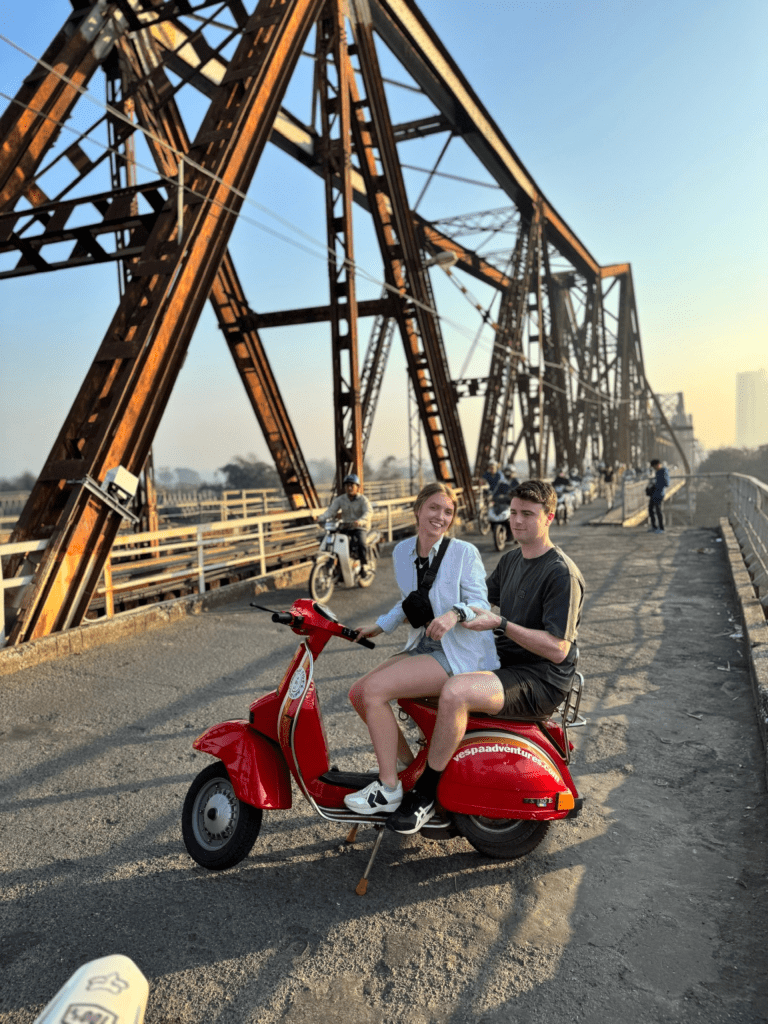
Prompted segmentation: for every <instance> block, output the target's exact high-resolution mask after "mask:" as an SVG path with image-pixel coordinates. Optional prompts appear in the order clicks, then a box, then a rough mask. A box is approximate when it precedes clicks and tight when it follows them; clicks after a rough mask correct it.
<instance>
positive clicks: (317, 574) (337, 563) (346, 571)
mask: <svg viewBox="0 0 768 1024" xmlns="http://www.w3.org/2000/svg"><path fill="white" fill-rule="evenodd" d="M352 540H353V538H352V537H351V536H350V534H349V533H348V532H347V531H346V530H345V529H344V527H343V526H341V525H340V524H339V523H333V522H327V523H326V524H325V536H324V537H323V540H322V542H321V544H320V550H319V551H318V552H317V554H316V555H315V564H314V565H313V566H312V571H311V572H310V574H309V592H310V594H311V595H312V600H313V601H317V602H318V603H319V604H325V603H326V601H329V600H330V597H331V594H332V593H333V591H334V589H335V587H336V584H337V583H338V584H342V585H343V586H345V587H370V585H371V584H372V583H373V581H374V579H375V578H376V561H377V559H378V557H379V544H380V543H381V533H380V532H379V530H369V531H368V534H367V537H366V544H367V547H368V564H367V565H366V566H365V567H363V566H362V564H361V562H360V554H359V552H355V551H353V550H352V547H353V545H352Z"/></svg>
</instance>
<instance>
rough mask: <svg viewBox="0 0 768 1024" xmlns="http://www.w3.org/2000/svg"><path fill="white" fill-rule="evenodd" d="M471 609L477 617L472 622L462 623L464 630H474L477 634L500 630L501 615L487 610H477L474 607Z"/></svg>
mask: <svg viewBox="0 0 768 1024" xmlns="http://www.w3.org/2000/svg"><path fill="white" fill-rule="evenodd" d="M470 608H471V609H472V611H473V612H474V613H475V616H476V617H475V618H474V619H472V621H471V622H470V621H469V620H467V621H466V622H462V626H463V627H464V629H473V630H475V632H476V633H482V632H483V631H484V630H487V629H498V628H499V626H500V625H501V616H500V615H496V614H495V613H494V612H491V611H488V609H487V608H475V607H474V605H470Z"/></svg>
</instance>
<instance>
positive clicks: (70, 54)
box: [0, 0, 125, 211]
mask: <svg viewBox="0 0 768 1024" xmlns="http://www.w3.org/2000/svg"><path fill="white" fill-rule="evenodd" d="M115 14H116V5H115V4H114V3H105V2H104V0H98V2H97V3H95V4H93V6H92V7H90V8H87V9H84V10H79V11H75V12H74V13H73V14H71V15H70V17H69V18H68V19H67V20H66V21H65V23H64V25H63V26H62V28H61V30H60V31H59V32H58V34H57V35H56V37H55V38H54V40H53V42H52V43H51V45H50V46H49V47H48V48H47V49H46V51H45V53H44V54H43V56H42V58H41V60H40V62H39V63H38V64H37V65H36V66H35V69H34V70H33V71H32V72H31V73H30V74H29V75H28V76H27V78H26V79H25V80H24V84H23V85H22V87H21V89H19V91H18V92H17V93H16V96H15V97H14V99H13V100H12V101H11V103H9V105H8V106H7V108H6V109H5V111H4V112H3V115H2V117H0V211H3V210H9V209H12V208H13V206H14V205H15V203H16V202H17V200H18V199H19V197H20V196H22V195H24V194H25V193H28V192H30V193H31V190H32V189H33V187H34V176H35V172H36V171H37V169H38V168H39V166H40V163H41V161H42V159H43V157H44V156H45V153H46V152H47V151H48V149H49V148H50V146H51V145H52V144H53V142H54V141H55V140H56V137H57V136H58V134H59V132H60V131H61V126H62V124H63V123H64V121H66V119H67V117H68V116H69V114H70V112H71V110H72V108H73V107H74V105H75V103H76V102H77V100H78V99H79V98H80V90H81V89H83V88H85V86H86V85H87V84H88V82H89V81H90V79H91V77H92V75H93V73H94V71H95V70H96V68H97V67H98V66H99V64H100V62H101V61H102V60H103V59H104V57H105V56H106V54H107V53H108V52H109V50H110V48H111V47H112V45H113V43H114V40H115V37H116V36H117V35H118V34H119V32H120V31H121V25H122V26H123V27H124V25H125V22H124V19H122V18H121V16H120V15H119V14H118V15H117V17H115ZM30 201H31V202H33V203H34V202H35V196H34V194H30Z"/></svg>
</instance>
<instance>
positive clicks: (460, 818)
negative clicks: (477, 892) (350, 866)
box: [182, 599, 584, 895]
mask: <svg viewBox="0 0 768 1024" xmlns="http://www.w3.org/2000/svg"><path fill="white" fill-rule="evenodd" d="M253 607H257V608H258V607H260V606H259V605H254V606H253ZM263 610H264V611H270V609H268V608H265V609H263ZM272 621H273V622H279V623H282V624H284V625H286V626H289V627H290V628H291V629H292V630H293V632H294V633H297V634H298V635H299V636H301V637H303V638H304V639H302V641H301V643H300V644H299V647H298V649H297V651H296V653H295V655H294V656H293V659H292V660H291V663H290V665H289V666H288V671H287V672H286V673H285V675H284V676H283V680H282V682H281V683H280V686H279V687H278V688H277V690H274V691H273V692H272V693H268V694H266V696H264V697H261V698H260V699H259V700H256V701H254V703H253V704H252V705H251V708H250V715H249V717H248V720H247V721H245V720H236V721H229V722H222V723H221V724H220V725H214V726H213V727H212V728H210V729H208V730H206V731H205V732H204V733H203V734H202V735H200V736H198V738H197V739H196V740H195V742H194V743H193V746H194V748H195V749H196V750H201V751H205V752H206V753H208V754H212V755H213V756H214V757H216V758H218V761H217V763H215V764H211V765H209V766H208V767H207V768H204V769H203V771H201V772H200V774H199V775H198V776H197V778H196V779H195V780H194V782H193V783H192V785H191V786H190V788H189V792H188V793H187V797H186V799H185V801H184V808H183V811H182V833H183V836H184V843H185V845H186V847H187V850H188V852H189V854H190V856H191V857H192V858H193V859H194V860H195V861H197V863H198V864H201V865H202V866H203V867H205V868H208V869H210V870H222V869H224V868H230V867H232V866H233V865H235V864H237V863H238V862H239V861H241V860H242V859H243V858H244V857H246V856H247V855H248V854H249V853H250V851H251V849H252V847H253V844H254V843H255V841H256V838H257V836H258V834H259V829H260V827H261V821H262V814H263V811H265V810H273V809H276V808H288V807H290V806H291V804H292V795H291V776H292V777H293V779H294V780H295V782H296V784H297V786H298V787H299V789H300V791H301V792H302V794H303V796H304V797H305V799H306V800H307V801H308V802H309V803H310V804H311V805H312V807H313V808H314V810H315V811H316V813H317V814H319V815H320V817H321V818H324V819H325V820H326V821H338V822H345V823H348V824H351V825H353V826H354V827H353V828H352V830H351V831H350V833H349V835H348V836H347V841H348V842H352V841H354V838H355V835H356V832H357V827H358V826H359V825H361V824H366V825H373V826H374V827H375V828H376V829H377V830H379V835H378V837H377V840H376V844H375V846H374V850H373V853H372V854H371V858H370V860H369V862H368V866H367V868H366V870H365V873H364V875H363V878H362V879H361V881H360V883H359V885H358V887H357V892H358V893H359V894H360V895H362V894H363V893H364V892H365V891H366V888H367V885H368V882H367V879H368V875H369V873H370V870H371V867H372V865H373V861H374V858H375V857H376V853H377V852H378V848H379V845H380V843H381V840H382V837H383V835H384V832H383V827H384V824H385V822H386V818H387V815H385V814H372V815H365V816H363V815H360V814H356V813H355V812H354V811H350V810H349V809H348V808H347V807H345V805H344V797H345V796H346V794H347V793H351V792H354V791H355V790H358V789H361V788H362V787H363V786H366V785H367V784H368V783H369V782H370V781H371V778H372V775H371V774H365V773H361V772H343V771H339V770H338V769H336V768H329V761H328V745H327V742H326V736H325V729H324V727H323V720H322V715H321V713H320V705H319V703H318V694H317V690H316V687H315V680H314V667H315V661H316V660H317V658H318V657H319V655H320V653H321V652H322V650H323V648H324V647H325V645H326V644H327V643H328V641H329V640H330V639H331V637H334V636H338V637H342V638H343V639H345V640H349V641H353V642H354V641H355V640H356V637H357V633H356V631H355V630H353V629H349V628H347V627H345V626H342V625H341V624H340V623H339V622H338V620H337V619H336V617H335V616H334V615H333V613H332V612H331V611H330V610H329V609H328V608H326V607H324V606H323V605H320V604H317V603H315V602H313V601H311V600H307V599H302V600H298V601H296V602H295V603H294V604H293V606H292V608H291V610H290V611H287V612H272ZM357 642H358V643H361V644H362V645H363V646H365V647H374V646H375V645H374V644H373V643H371V641H370V640H366V639H361V640H359V641H357ZM582 685H583V677H582V676H581V674H580V673H576V679H575V680H574V688H573V690H572V691H571V694H570V696H569V698H568V700H567V701H566V702H565V704H564V705H563V707H562V708H561V713H562V721H561V723H560V724H556V723H555V722H554V721H553V720H552V719H549V718H548V719H530V720H526V721H522V720H517V721H510V720H508V719H500V718H491V717H488V716H483V715H472V716H471V717H470V719H469V724H468V727H467V732H466V734H465V736H464V739H463V740H462V741H461V743H460V744H459V747H458V749H457V751H456V753H455V754H454V755H453V757H452V759H451V761H450V762H449V764H448V767H447V768H446V770H445V771H444V773H443V775H442V778H441V780H440V784H439V787H438V790H437V800H438V810H439V814H438V815H436V816H435V817H434V818H432V819H431V821H428V822H427V823H426V825H425V826H424V828H423V829H422V831H423V833H424V834H425V835H427V836H429V837H430V838H432V839H447V838H452V837H454V836H456V835H457V834H459V835H462V836H463V837H464V838H465V839H467V840H468V841H469V843H471V845H472V846H474V847H475V849H476V850H478V851H479V852H480V853H484V854H486V855H487V856H489V857H496V858H500V859H507V860H508V859H512V858H515V857H520V856H522V855H523V854H526V853H529V852H530V851H531V850H533V849H534V848H535V847H536V846H538V844H539V843H540V842H541V840H542V839H543V838H544V834H545V833H546V831H547V829H548V828H549V823H550V821H554V820H556V819H559V818H573V817H575V816H576V815H577V814H578V813H579V811H580V809H581V806H582V798H581V797H580V796H579V794H578V792H577V790H576V786H575V785H574V782H573V779H572V778H571V775H570V772H569V770H568V764H569V762H570V753H571V750H572V744H571V743H570V742H569V740H568V726H569V725H573V724H574V723H576V722H577V719H578V721H579V724H583V722H584V720H583V719H580V718H579V716H578V706H579V701H580V697H581V688H582ZM398 703H399V704H400V707H401V708H402V709H403V711H404V712H405V713H406V714H407V715H409V716H410V717H411V718H412V719H413V721H414V722H415V723H416V725H417V726H418V728H419V729H420V730H421V732H422V734H423V737H424V739H423V741H422V749H421V751H420V752H419V754H418V755H417V757H416V759H415V760H414V761H413V762H412V764H410V765H408V767H407V768H405V769H404V771H402V772H401V773H400V778H401V779H402V782H403V787H404V789H405V790H406V791H407V790H409V789H411V788H412V786H413V785H414V784H415V782H416V780H417V779H418V777H419V776H420V774H421V772H422V769H423V767H424V764H425V762H426V758H427V748H428V746H429V740H430V737H431V735H432V731H433V729H434V726H435V718H436V714H437V701H436V699H424V700H405V699H403V700H400V701H399V702H398ZM374 774H375V773H374Z"/></svg>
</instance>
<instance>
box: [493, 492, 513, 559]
mask: <svg viewBox="0 0 768 1024" xmlns="http://www.w3.org/2000/svg"><path fill="white" fill-rule="evenodd" d="M488 521H489V523H490V524H491V529H492V530H493V544H494V547H495V548H496V550H497V551H503V550H504V548H505V547H506V544H507V541H508V540H509V541H513V542H514V539H515V538H514V537H513V536H512V527H511V525H510V513H509V495H504V496H503V497H501V498H496V500H495V501H494V502H493V504H492V505H491V507H490V508H489V509H488Z"/></svg>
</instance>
